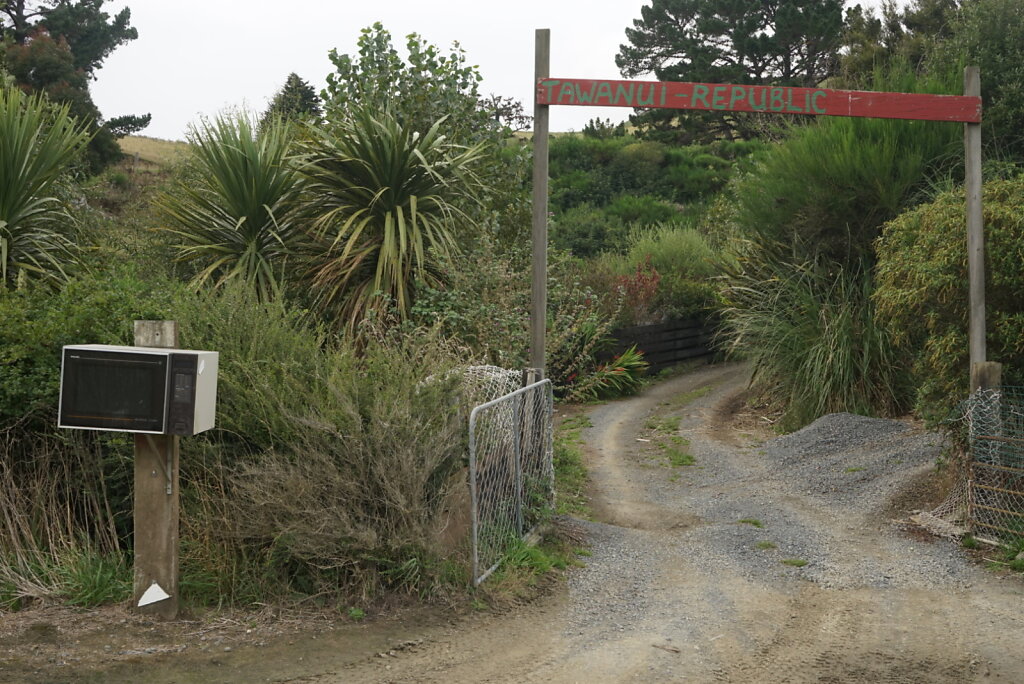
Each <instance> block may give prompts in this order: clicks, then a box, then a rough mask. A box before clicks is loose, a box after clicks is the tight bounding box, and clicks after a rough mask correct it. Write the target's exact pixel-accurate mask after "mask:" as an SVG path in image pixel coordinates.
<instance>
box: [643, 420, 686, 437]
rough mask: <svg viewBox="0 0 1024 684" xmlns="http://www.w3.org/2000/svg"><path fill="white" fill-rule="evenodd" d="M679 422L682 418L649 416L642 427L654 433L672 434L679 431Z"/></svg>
mask: <svg viewBox="0 0 1024 684" xmlns="http://www.w3.org/2000/svg"><path fill="white" fill-rule="evenodd" d="M681 420H682V418H681V417H679V416H651V417H650V418H648V419H647V421H646V422H645V423H644V427H645V428H647V429H648V430H654V431H655V432H662V433H665V434H672V433H674V432H678V431H679V422H680V421H681Z"/></svg>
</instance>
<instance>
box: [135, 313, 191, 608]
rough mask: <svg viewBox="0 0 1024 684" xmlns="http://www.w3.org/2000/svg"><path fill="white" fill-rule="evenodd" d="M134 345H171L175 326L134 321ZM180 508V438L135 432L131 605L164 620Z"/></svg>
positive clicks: (174, 598)
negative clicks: (133, 550) (133, 544)
mask: <svg viewBox="0 0 1024 684" xmlns="http://www.w3.org/2000/svg"><path fill="white" fill-rule="evenodd" d="M135 344H136V346H139V347H168V348H175V347H177V346H178V324H177V323H176V322H174V321H135ZM178 511H179V497H178V438H177V437H175V436H173V435H145V434H136V435H135V502H134V521H135V580H134V585H133V589H132V606H133V608H134V609H135V611H136V612H138V613H143V614H146V615H154V616H157V617H160V618H163V619H165V620H173V619H174V618H176V617H177V616H178ZM164 595H166V597H164Z"/></svg>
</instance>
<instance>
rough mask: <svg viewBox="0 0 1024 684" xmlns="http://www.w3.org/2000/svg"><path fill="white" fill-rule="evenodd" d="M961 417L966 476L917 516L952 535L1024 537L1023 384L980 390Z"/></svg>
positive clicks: (990, 538)
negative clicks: (965, 443) (935, 505)
mask: <svg viewBox="0 0 1024 684" xmlns="http://www.w3.org/2000/svg"><path fill="white" fill-rule="evenodd" d="M960 420H962V421H963V422H964V423H966V427H967V440H968V453H967V458H966V463H965V464H964V465H963V467H962V471H963V473H962V477H961V478H960V479H959V481H958V482H957V484H956V485H954V487H953V489H952V490H951V491H950V493H949V496H948V497H947V498H946V500H945V501H944V502H943V503H942V504H941V505H940V506H939V507H938V508H936V509H935V510H933V511H930V512H926V513H920V514H918V515H917V516H915V517H914V518H913V519H914V520H915V521H916V522H918V523H919V524H921V525H922V526H923V527H925V528H926V529H928V530H930V531H931V532H933V533H935V534H939V535H942V536H946V537H950V538H959V537H962V536H963V535H965V534H968V533H969V534H972V535H974V536H975V537H977V538H980V539H983V540H985V541H990V542H995V543H1005V542H1011V541H1015V540H1017V539H1021V538H1024V388H1021V387H1000V388H998V389H981V390H977V391H975V392H974V393H973V394H972V395H971V396H970V398H969V399H967V401H966V402H965V403H964V406H963V413H962V415H961V418H960Z"/></svg>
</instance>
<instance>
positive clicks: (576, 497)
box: [554, 413, 593, 519]
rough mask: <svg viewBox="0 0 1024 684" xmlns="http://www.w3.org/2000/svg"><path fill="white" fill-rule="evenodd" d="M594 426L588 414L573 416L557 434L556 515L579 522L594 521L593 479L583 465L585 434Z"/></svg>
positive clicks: (555, 462) (555, 452) (558, 429)
mask: <svg viewBox="0 0 1024 684" xmlns="http://www.w3.org/2000/svg"><path fill="white" fill-rule="evenodd" d="M592 425H593V423H592V422H591V420H590V417H589V416H587V415H586V414H583V413H581V414H579V415H575V416H570V417H568V418H566V419H565V420H563V421H562V422H561V423H559V425H558V427H557V429H556V430H555V443H554V464H555V501H556V502H557V504H556V512H557V513H559V514H561V515H571V516H574V517H577V518H584V519H590V517H591V512H590V502H589V501H588V500H587V494H586V491H587V482H588V481H589V475H588V474H587V468H586V466H585V465H584V464H583V451H582V449H581V448H580V444H581V443H582V441H583V438H582V436H581V433H582V432H583V429H584V428H588V427H591V426H592Z"/></svg>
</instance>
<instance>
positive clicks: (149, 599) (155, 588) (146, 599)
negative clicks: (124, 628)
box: [139, 582, 171, 608]
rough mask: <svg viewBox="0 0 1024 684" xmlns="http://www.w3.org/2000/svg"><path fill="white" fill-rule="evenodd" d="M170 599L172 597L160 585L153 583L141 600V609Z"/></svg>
mask: <svg viewBox="0 0 1024 684" xmlns="http://www.w3.org/2000/svg"><path fill="white" fill-rule="evenodd" d="M169 598H171V595H170V594H168V593H167V592H166V591H164V589H163V587H161V586H160V585H159V584H157V583H156V582H153V584H151V585H149V589H147V590H146V591H145V592H144V593H143V594H142V597H141V598H140V599H139V608H141V607H142V606H148V605H149V604H150V603H157V602H158V601H165V600H167V599H169Z"/></svg>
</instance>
